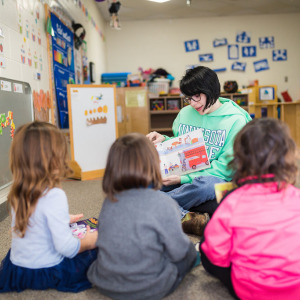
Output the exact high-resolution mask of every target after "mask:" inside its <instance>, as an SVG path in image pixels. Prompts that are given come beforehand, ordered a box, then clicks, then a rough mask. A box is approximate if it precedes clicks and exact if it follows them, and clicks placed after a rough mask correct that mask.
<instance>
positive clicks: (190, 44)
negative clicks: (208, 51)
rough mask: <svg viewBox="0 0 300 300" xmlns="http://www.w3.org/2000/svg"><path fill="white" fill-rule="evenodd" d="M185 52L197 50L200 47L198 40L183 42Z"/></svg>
mask: <svg viewBox="0 0 300 300" xmlns="http://www.w3.org/2000/svg"><path fill="white" fill-rule="evenodd" d="M184 46H185V52H192V51H197V50H199V49H200V47H199V42H198V40H191V41H186V42H184Z"/></svg>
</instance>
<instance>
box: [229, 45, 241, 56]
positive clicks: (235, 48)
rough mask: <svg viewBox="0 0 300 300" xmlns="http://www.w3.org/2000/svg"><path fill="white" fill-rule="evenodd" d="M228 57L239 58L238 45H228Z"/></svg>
mask: <svg viewBox="0 0 300 300" xmlns="http://www.w3.org/2000/svg"><path fill="white" fill-rule="evenodd" d="M227 47H228V59H239V45H228V46H227Z"/></svg>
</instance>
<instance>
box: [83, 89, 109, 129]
mask: <svg viewBox="0 0 300 300" xmlns="http://www.w3.org/2000/svg"><path fill="white" fill-rule="evenodd" d="M102 97H103V94H101V93H100V94H99V95H95V96H91V99H90V101H89V102H87V104H88V105H89V108H88V109H85V111H84V115H85V116H86V117H87V118H86V125H87V126H92V125H97V124H106V123H107V113H108V107H107V105H106V104H104V103H103V101H100V100H102Z"/></svg>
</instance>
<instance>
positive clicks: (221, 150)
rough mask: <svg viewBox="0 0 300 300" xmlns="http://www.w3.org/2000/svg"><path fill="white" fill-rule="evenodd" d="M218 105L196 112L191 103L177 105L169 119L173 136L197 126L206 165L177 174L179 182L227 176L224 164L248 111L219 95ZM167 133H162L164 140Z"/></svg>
mask: <svg viewBox="0 0 300 300" xmlns="http://www.w3.org/2000/svg"><path fill="white" fill-rule="evenodd" d="M219 100H220V102H221V103H222V105H221V106H220V107H219V108H218V109H217V110H215V111H214V112H212V113H210V114H206V115H200V114H199V113H198V112H197V111H196V110H195V109H194V108H193V107H192V106H191V105H189V106H186V107H184V108H182V109H181V111H180V112H179V113H178V115H177V117H176V119H175V120H174V123H173V127H172V130H173V134H174V136H175V137H177V136H179V135H182V134H185V133H187V132H190V131H194V130H196V129H199V128H201V129H202V133H203V137H204V141H205V145H206V150H207V154H208V157H209V160H210V163H211V166H210V168H208V169H205V170H202V171H198V172H194V173H190V174H187V175H183V176H181V183H182V184H183V183H191V182H192V181H193V179H194V178H195V177H198V176H216V177H219V178H222V179H224V180H226V181H230V180H231V175H232V174H231V170H229V169H228V168H227V165H228V163H229V161H230V160H231V159H232V154H233V142H234V138H235V135H236V134H237V133H238V132H239V131H240V130H241V129H242V127H244V125H245V124H246V123H248V122H249V121H251V117H250V115H249V114H248V113H247V112H246V111H245V110H244V109H242V108H241V107H240V106H238V105H237V104H236V103H235V102H233V101H232V100H229V99H225V98H219ZM168 139H170V137H167V136H166V140H168Z"/></svg>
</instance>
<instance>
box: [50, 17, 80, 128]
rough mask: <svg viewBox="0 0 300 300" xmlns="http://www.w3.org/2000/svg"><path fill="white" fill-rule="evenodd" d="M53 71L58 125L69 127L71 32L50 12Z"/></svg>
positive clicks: (71, 79) (72, 73) (71, 70)
mask: <svg viewBox="0 0 300 300" xmlns="http://www.w3.org/2000/svg"><path fill="white" fill-rule="evenodd" d="M51 24H52V29H53V35H52V52H53V73H54V82H55V92H56V99H57V110H58V116H59V126H60V127H61V128H69V119H68V100H67V84H70V83H75V64H74V39H73V35H74V34H73V32H72V31H71V30H70V29H69V28H68V27H67V26H66V25H64V24H63V23H62V22H61V21H60V19H59V18H58V17H57V16H56V15H55V14H53V13H51Z"/></svg>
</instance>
